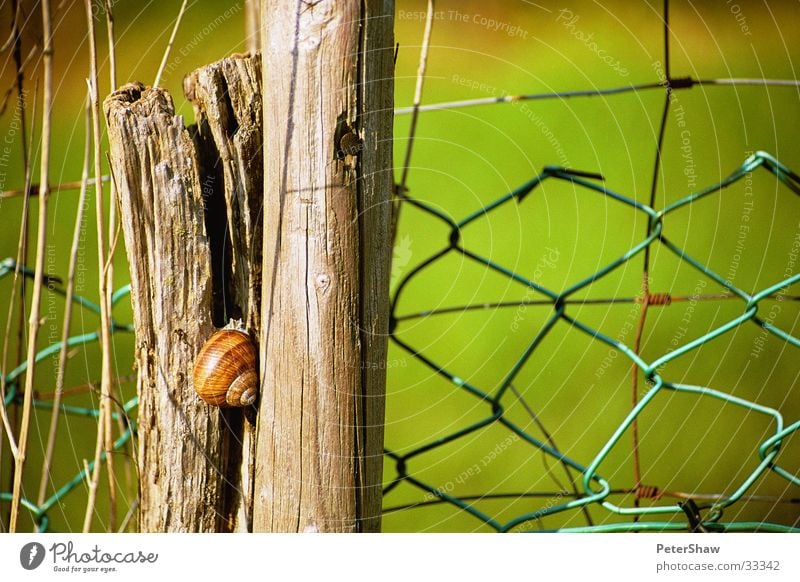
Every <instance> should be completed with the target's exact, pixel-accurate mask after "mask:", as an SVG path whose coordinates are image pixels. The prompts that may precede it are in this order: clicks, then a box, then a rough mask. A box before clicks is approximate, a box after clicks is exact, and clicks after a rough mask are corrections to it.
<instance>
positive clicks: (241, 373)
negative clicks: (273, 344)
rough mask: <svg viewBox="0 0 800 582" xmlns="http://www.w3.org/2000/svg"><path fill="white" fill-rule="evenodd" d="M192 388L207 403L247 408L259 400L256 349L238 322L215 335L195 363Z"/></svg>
mask: <svg viewBox="0 0 800 582" xmlns="http://www.w3.org/2000/svg"><path fill="white" fill-rule="evenodd" d="M193 377H194V389H195V390H196V391H197V394H198V395H199V396H200V398H202V399H203V400H204V401H205V402H207V403H208V404H212V405H214V406H220V407H229V406H249V405H251V404H253V403H254V402H255V401H256V398H257V397H258V370H257V369H256V346H255V344H253V340H252V339H251V338H250V335H249V334H248V333H247V330H246V329H245V327H244V325H243V324H242V322H241V320H239V321H234V320H231V321H230V323H229V324H228V325H226V326H225V327H224V328H222V329H220V330H218V331H217V332H215V333H214V334H213V335H212V336H211V337H210V338H208V340H207V341H206V343H204V344H203V347H202V348H201V349H200V353H199V354H197V359H196V360H195V362H194V376H193Z"/></svg>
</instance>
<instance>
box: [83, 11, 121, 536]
mask: <svg viewBox="0 0 800 582" xmlns="http://www.w3.org/2000/svg"><path fill="white" fill-rule="evenodd" d="M85 7H86V17H87V22H88V38H89V61H90V63H89V66H90V71H91V72H90V79H89V94H90V95H91V110H92V133H93V142H94V171H95V217H96V222H97V259H98V266H99V270H100V273H101V276H100V282H99V284H100V289H99V291H100V293H99V297H98V303H99V304H100V340H101V342H100V343H101V346H102V366H101V375H100V378H101V380H100V416H99V418H98V422H97V446H96V447H95V457H94V470H93V472H92V476H91V479H90V482H89V499H88V500H87V503H86V514H85V516H84V521H83V531H84V532H88V531H89V528H90V527H91V524H92V516H93V514H94V507H95V502H96V498H97V485H98V483H99V480H100V459H101V456H102V451H103V449H105V450H106V468H107V472H108V480H109V516H110V518H109V527H110V529H112V530H113V529H116V523H115V522H116V486H115V479H114V465H113V455H112V454H111V448H110V447H109V446H108V438H107V437H108V428H107V427H108V425H110V424H111V415H112V412H113V410H112V406H113V402H112V398H111V384H112V378H111V320H110V317H109V311H110V304H109V297H108V289H107V287H106V281H107V279H106V276H105V274H106V269H105V267H106V233H105V216H104V214H105V213H104V209H103V183H102V181H101V180H99V179H97V178H98V177H99V176H101V175H102V169H103V167H102V156H101V152H100V143H101V134H100V96H99V87H98V85H99V75H98V73H97V43H96V38H95V31H94V18H93V9H92V3H91V0H85ZM112 445H113V443H112Z"/></svg>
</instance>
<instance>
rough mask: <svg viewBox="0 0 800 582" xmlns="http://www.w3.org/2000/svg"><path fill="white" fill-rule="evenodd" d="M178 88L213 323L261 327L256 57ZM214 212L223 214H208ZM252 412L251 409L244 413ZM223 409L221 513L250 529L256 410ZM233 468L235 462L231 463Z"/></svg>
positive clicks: (234, 60)
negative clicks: (191, 121)
mask: <svg viewBox="0 0 800 582" xmlns="http://www.w3.org/2000/svg"><path fill="white" fill-rule="evenodd" d="M183 87H184V93H185V94H186V97H187V98H188V99H189V100H190V101H191V102H192V104H193V105H194V111H195V119H196V122H197V136H196V140H195V141H196V144H197V147H198V149H199V150H200V153H201V155H200V159H201V168H202V169H201V173H202V182H203V191H204V198H205V200H206V205H207V210H208V212H209V215H207V217H206V223H207V224H208V225H209V228H210V235H211V237H212V249H214V252H212V254H213V255H214V264H213V267H212V268H213V269H216V271H217V272H216V273H215V286H217V287H219V289H218V291H220V292H221V293H223V294H225V295H226V298H224V300H223V303H224V308H223V312H224V313H222V314H221V315H220V316H219V317H218V318H217V319H219V320H220V321H219V324H220V325H222V324H224V323H227V318H229V317H235V318H241V319H242V320H243V321H244V323H245V327H246V328H247V330H248V332H249V333H250V334H251V336H252V337H254V338H258V336H259V333H260V330H261V252H262V245H263V243H262V226H263V220H264V216H263V212H262V206H263V203H264V196H263V192H264V172H263V153H262V148H263V132H262V127H263V109H262V98H261V56H260V55H253V56H250V55H233V56H231V57H228V58H225V59H222V60H221V61H218V62H216V63H212V64H210V65H206V66H204V67H202V68H200V69H197V70H196V71H193V72H192V73H190V74H189V75H187V76H186V77H185V78H184V83H183ZM217 212H219V213H220V214H221V215H222V216H219V217H217V216H214V214H215V213H217ZM251 412H252V414H251ZM244 416H245V418H242V414H241V413H239V412H235V411H230V412H227V413H226V418H227V420H228V426H229V427H230V428H231V431H232V432H233V438H232V439H231V443H230V447H231V451H230V452H231V456H230V461H231V463H232V465H231V466H230V467H229V469H228V475H227V480H228V482H229V485H230V486H229V491H228V492H227V499H226V502H225V507H226V509H225V511H226V514H227V515H228V516H229V518H228V519H229V521H230V529H231V530H233V531H240V532H246V531H252V516H253V507H252V501H253V472H254V470H255V469H254V467H255V459H256V450H255V410H254V409H248V410H245V411H244ZM234 465H235V466H234Z"/></svg>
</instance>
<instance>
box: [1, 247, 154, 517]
mask: <svg viewBox="0 0 800 582" xmlns="http://www.w3.org/2000/svg"><path fill="white" fill-rule="evenodd" d="M15 271H17V264H16V262H15V261H14V260H13V259H5V260H3V261H2V262H0V280H2V279H3V278H4V277H9V276H13V275H14V273H15ZM18 271H19V274H20V275H21V276H22V277H30V278H32V277H33V275H34V273H33V271H32V270H31V269H29V268H28V267H26V266H24V265H19V269H18ZM57 281H59V280H58V279H57V278H52V282H51V283H50V284H49V285H48V289H50V290H51V291H52V292H54V293H57V294H59V295H62V296H65V295H66V292H65V291H64V289H62V288H61V286H60V285H58V284H55V283H56V282H57ZM130 291H131V288H130V285H124V286H122V287H120V288H119V289H118V290H117V291H115V292H114V293H113V295H112V297H111V307H112V315H113V308H114V307H115V306H116V305H118V304H119V303H120V301H121V300H123V299H127V298H128V297H129V296H130ZM72 301H73V303H75V304H76V305H78V306H80V307H81V308H83V309H86V310H87V311H89V312H91V313H94V314H95V315H98V316H99V315H100V306H99V305H97V304H96V303H94V302H93V301H91V300H89V299H87V298H85V297H83V296H81V295H77V294H75V295H73V297H72ZM111 330H112V333H133V325H131V324H125V323H120V322H118V321H116V320H115V319H113V317H112V320H111ZM99 338H100V334H99V332H91V333H84V334H79V335H73V336H70V337H69V338H68V339H67V347H70V348H74V347H78V346H86V345H88V344H92V343H96V342H98V341H99ZM61 347H62V344H61V342H55V343H52V344H50V345H48V346H47V347H45V348H43V349H42V350H40V351H39V352H37V354H36V359H35V360H36V363H37V364H38V363H40V362H42V361H44V360H46V359H48V358H51V357H53V356H56V355H58V353H59V351H60V350H61ZM27 368H28V362H23V363H21V364H20V365H19V366H17V367H16V368H15V369H13V370H11V371H10V372H9V373H8V374H6V377H5V385H6V394H5V397H4V399H3V402H4V404H5V406H6V409H8V408H9V407H10V406H11V405H12V404H19V405H21V404H22V398H23V394H22V391H21V390H20V388H21V386H20V382H21V380H22V378H23V375H24V373H25V371H26V370H27ZM138 400H139V399H138V397H133V398H130V399H129V400H127V401H126V402H124V403H117V405H118V406H117V408H118V410H117V412H114V413H112V419H113V420H115V421H119V420H122V421H123V426H124V427H125V428H124V430H123V431H122V433H121V434H120V435H119V437H117V439H116V440H115V441H114V446H113V450H114V451H115V452H116V451H120V450H122V449H123V448H124V447H126V445H128V443H129V441H130V440H131V439H132V437H133V436H134V434H135V432H136V421H135V410H136V405H137V404H138ZM33 407H34V408H37V409H43V410H52V408H53V403H52V401H50V400H46V399H40V398H34V400H33ZM59 414H63V415H68V416H74V417H80V418H98V417H99V416H100V410H99V407H95V406H73V405H70V404H61V405H60V406H59ZM85 456H86V457H89V456H91V455H90V454H89V453H88V452H87V453H86V455H85ZM105 459H106V453H105V451H104V452H102V453H101V455H100V461H101V462H104V461H105ZM94 466H95V462H94V460H91V461H88V462H86V463H85V464H84V467H83V469H81V470H80V471H78V472H77V473H76V474H75V475H74V476H73V477H71V478H70V479H69V480H67V482H66V483H64V484H63V485H61V486H60V487H58V488H57V489H56V491H55V492H54V493H53V494H52V495H50V496H49V497H48V498H47V499H45V500H44V502H43V503H41V504H37V503H35V502H34V501H33V500H32V499H29V498H27V497H24V496H23V498H22V499H21V502H20V505H21V506H22V507H24V508H25V509H27V510H28V511H29V512H30V514H31V517H32V518H33V521H34V523H35V525H36V529H37V531H39V532H46V531H48V528H49V526H50V517H49V512H51V511H53V510H54V509H59V505H60V504H62V503H64V501H65V499H66V498H67V497H68V496H69V494H70V493H72V492H74V491H75V490H76V489H81V488H82V487H85V484H86V479H87V477H88V475H90V474H91V472H92V471H93V469H94ZM11 499H12V493H11V492H10V491H2V490H0V501H2V502H10V501H11Z"/></svg>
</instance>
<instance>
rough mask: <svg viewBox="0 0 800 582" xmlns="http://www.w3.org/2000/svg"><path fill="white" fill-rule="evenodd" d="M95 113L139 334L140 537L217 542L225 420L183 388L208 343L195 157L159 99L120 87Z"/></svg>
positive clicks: (205, 250)
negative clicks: (204, 535) (106, 151)
mask: <svg viewBox="0 0 800 582" xmlns="http://www.w3.org/2000/svg"><path fill="white" fill-rule="evenodd" d="M104 110H105V114H106V119H107V122H108V133H109V144H110V150H111V165H112V171H113V175H114V178H115V180H116V183H117V186H118V198H119V206H120V216H121V220H122V226H123V231H124V235H125V247H126V250H127V254H128V261H129V264H130V274H131V297H132V301H133V311H134V324H135V328H136V330H135V331H136V363H137V365H138V368H139V379H138V388H139V423H138V437H139V459H138V465H139V479H140V523H139V526H140V529H141V531H143V532H169V531H185V532H203V531H218V530H219V529H220V528H221V527H222V526H221V524H220V517H219V516H220V515H221V512H220V510H219V504H220V500H221V499H222V494H223V479H222V475H223V471H222V470H221V467H223V465H224V457H225V450H224V446H223V441H222V439H221V438H220V434H221V429H222V426H221V425H222V422H221V419H222V417H221V414H220V412H219V410H218V409H214V408H210V407H208V406H207V405H206V404H204V403H203V402H202V401H200V399H199V398H198V397H197V395H196V394H195V392H194V390H193V388H192V386H191V374H192V372H191V371H192V367H193V365H194V358H195V355H196V354H197V353H198V352H199V349H200V346H201V345H202V343H203V341H204V340H205V339H206V338H208V336H209V335H211V332H212V331H213V326H212V321H211V274H210V257H209V243H208V239H207V237H206V234H205V231H204V227H203V201H202V197H201V188H200V180H199V174H198V169H197V159H196V155H195V151H194V146H193V143H192V139H191V138H190V136H189V134H188V132H187V131H186V129H184V126H183V120H182V119H181V118H180V117H177V116H175V113H174V107H173V104H172V100H171V98H170V96H169V95H168V94H167V93H166V92H164V91H162V90H159V89H155V90H154V89H145V87H144V86H143V85H141V84H130V85H126V86H124V87H122V88H121V89H120V90H119V91H116V92H114V93H112V94H111V95H110V96H109V97H108V98H107V99H106V100H105V103H104Z"/></svg>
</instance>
